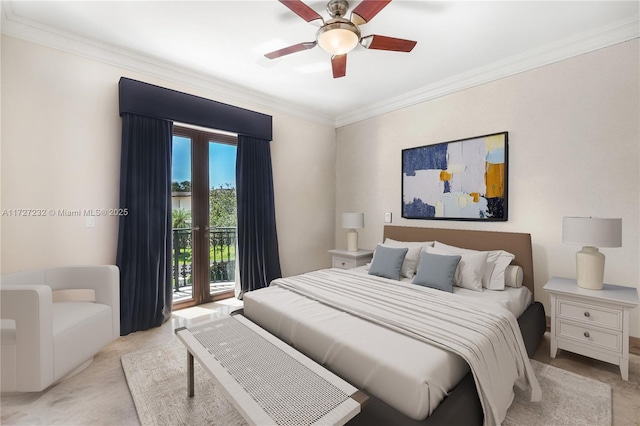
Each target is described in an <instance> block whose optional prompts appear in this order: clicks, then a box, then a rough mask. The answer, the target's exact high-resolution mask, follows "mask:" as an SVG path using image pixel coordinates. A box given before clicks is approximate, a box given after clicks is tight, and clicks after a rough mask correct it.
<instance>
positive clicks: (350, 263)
mask: <svg viewBox="0 0 640 426" xmlns="http://www.w3.org/2000/svg"><path fill="white" fill-rule="evenodd" d="M331 267H333V268H340V269H351V268H355V267H356V261H355V260H352V259H343V258H340V257H335V256H334V257H333V260H332V262H331Z"/></svg>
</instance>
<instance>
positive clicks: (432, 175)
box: [402, 132, 509, 221]
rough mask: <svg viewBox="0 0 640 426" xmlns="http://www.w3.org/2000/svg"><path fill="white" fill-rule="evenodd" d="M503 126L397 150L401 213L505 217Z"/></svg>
mask: <svg viewBox="0 0 640 426" xmlns="http://www.w3.org/2000/svg"><path fill="white" fill-rule="evenodd" d="M508 159H509V134H508V132H501V133H493V134H490V135H484V136H477V137H473V138H468V139H460V140H456V141H451V142H443V143H438V144H435V145H426V146H421V147H417V148H408V149H403V150H402V217H404V218H406V219H436V220H438V219H439V220H467V221H506V220H507V183H508V182H507V177H508Z"/></svg>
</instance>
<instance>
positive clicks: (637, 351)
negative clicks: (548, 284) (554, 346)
mask: <svg viewBox="0 0 640 426" xmlns="http://www.w3.org/2000/svg"><path fill="white" fill-rule="evenodd" d="M545 318H546V320H547V331H551V318H550V317H549V316H545ZM629 353H630V354H634V355H640V337H632V336H629Z"/></svg>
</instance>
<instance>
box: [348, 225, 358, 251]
mask: <svg viewBox="0 0 640 426" xmlns="http://www.w3.org/2000/svg"><path fill="white" fill-rule="evenodd" d="M347 251H358V231H356V230H355V229H350V230H349V232H347Z"/></svg>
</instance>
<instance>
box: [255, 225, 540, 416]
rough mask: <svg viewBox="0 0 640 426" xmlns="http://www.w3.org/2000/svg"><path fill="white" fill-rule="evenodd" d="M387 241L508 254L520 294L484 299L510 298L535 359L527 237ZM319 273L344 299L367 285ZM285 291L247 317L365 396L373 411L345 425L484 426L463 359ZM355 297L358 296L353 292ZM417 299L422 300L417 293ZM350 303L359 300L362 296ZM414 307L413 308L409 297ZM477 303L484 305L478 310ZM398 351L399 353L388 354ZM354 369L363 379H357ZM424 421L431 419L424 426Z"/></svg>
mask: <svg viewBox="0 0 640 426" xmlns="http://www.w3.org/2000/svg"><path fill="white" fill-rule="evenodd" d="M387 239H393V240H396V241H403V242H411V241H439V242H441V243H444V244H448V245H451V246H456V247H461V248H466V249H472V250H483V251H487V250H505V251H507V252H510V253H512V254H513V255H515V258H514V259H513V261H512V262H511V263H512V264H513V265H517V266H519V267H520V268H521V269H520V270H521V271H522V286H523V287H522V288H521V289H519V290H518V291H515V290H516V289H510V290H514V291H511V292H493V291H487V292H482V293H485V294H486V295H487V296H489V295H490V294H496V295H497V294H498V293H500V296H499V297H500V298H503V299H504V298H505V297H507V299H508V298H509V296H506V295H507V294H508V293H512V294H514V295H516V296H513V297H512V300H511V301H507V302H506V304H505V305H504V307H505V308H506V309H508V310H509V311H511V312H512V313H513V314H514V315H515V316H516V317H518V320H517V324H516V326H515V328H519V330H520V331H521V333H522V337H521V345H523V346H524V347H525V348H526V353H525V356H526V354H528V355H529V356H531V355H532V354H533V352H534V351H535V349H536V348H537V346H538V344H539V342H540V340H541V338H542V335H543V334H544V332H545V328H546V324H545V318H544V309H543V307H542V305H541V304H540V303H537V302H533V303H531V301H533V300H534V299H533V290H534V289H533V261H532V252H531V239H530V235H529V234H523V233H503V232H490V231H467V230H450V229H434V228H416V227H400V226H386V227H385V228H384V240H387ZM323 273H326V274H330V275H331V276H338V279H340V280H342V281H344V282H345V283H347V284H345V285H346V287H344V288H343V290H342V291H344V290H345V289H347V290H348V289H350V288H351V285H355V283H356V282H357V281H359V280H361V279H362V280H364V278H361V277H360V276H358V273H361V274H366V272H363V271H346V272H345V271H334V272H330V271H329V272H321V271H319V272H317V273H316V274H315V275H316V278H317V277H322V274H323ZM312 274H313V273H312ZM318 274H319V275H318ZM309 277H311V275H309V276H308V277H307V276H302V279H303V280H304V279H306V278H309ZM384 280H386V278H381V279H379V280H378V281H379V282H377V283H375V284H376V285H378V284H379V285H380V286H382V287H384V285H386V284H390V283H385V281H384ZM369 281H370V282H369V284H370V285H373V281H371V280H369ZM274 284H275V283H274ZM282 285H283V283H280V284H279V285H275V286H274V285H272V286H271V287H270V288H268V289H262V290H259V291H256V292H252V293H248V294H246V295H245V309H244V314H245V316H247V318H249V319H250V320H252V321H254V322H255V323H257V324H258V325H260V326H261V327H263V328H265V329H266V330H268V331H270V332H271V333H273V334H275V335H276V336H278V337H279V338H281V339H282V340H284V341H285V342H287V343H289V344H291V345H292V346H294V347H296V348H297V349H298V350H300V351H301V352H303V353H305V354H306V355H308V356H310V357H311V358H313V359H315V360H316V361H317V362H319V363H322V364H323V365H325V366H326V367H327V368H329V369H330V370H332V371H334V373H336V374H338V375H340V376H341V377H343V378H345V379H346V380H348V381H351V382H353V384H354V385H356V386H358V387H362V388H363V389H364V390H365V392H368V394H369V395H370V398H371V399H370V403H369V404H368V405H367V406H366V407H365V408H364V410H363V411H362V413H361V414H360V415H358V416H357V417H355V418H354V419H353V420H352V421H351V422H350V424H354V425H360V424H362V425H372V424H381V425H383V424H384V425H387V424H394V425H400V424H403V425H404V424H406V425H437V424H465V425H473V424H478V425H480V424H483V420H484V413H483V403H481V399H482V398H484V397H480V396H479V393H478V390H477V386H476V381H475V380H474V375H476V376H477V371H475V372H474V371H471V370H470V369H469V366H468V365H467V364H465V360H464V359H462V358H461V357H460V356H458V355H456V354H451V353H448V351H443V350H442V349H440V348H433V347H431V346H430V345H425V344H424V343H423V342H422V341H418V340H415V339H408V338H407V337H406V336H398V335H396V334H394V331H393V330H389V329H388V328H385V327H378V326H377V325H376V324H372V322H374V321H367V320H363V319H362V318H354V315H351V313H345V312H343V311H341V310H336V308H335V307H330V306H327V305H326V304H325V303H322V302H318V301H316V300H310V299H309V298H308V297H307V296H304V295H300V294H298V293H297V292H296V291H291V290H292V289H288V288H283V287H282ZM396 287H397V288H398V291H400V290H402V291H415V289H412V288H410V287H419V286H415V285H413V286H411V285H409V284H401V283H399V282H397V285H395V287H393V289H394V291H395V290H396ZM527 289H528V290H527ZM353 291H356V290H355V287H354V290H353ZM431 293H434V292H433V291H431ZM435 293H440V292H438V291H435ZM412 294H413V293H412ZM419 296H420V297H423V296H422V293H421V294H420V295H419ZM527 296H528V298H526V297H527ZM354 297H358V298H361V297H362V295H358V296H354ZM424 297H432V296H431V295H428V296H424ZM447 297H448V296H447ZM463 297H464V296H463ZM411 299H412V300H413V297H412V298H411ZM459 300H462V299H461V298H459ZM523 300H525V302H523ZM461 303H462V302H461ZM465 303H468V301H467V302H465ZM474 303H477V304H479V305H480V306H481V305H482V302H474ZM462 304H464V303H462ZM518 305H520V306H518ZM492 306H493V305H492ZM495 309H496V310H499V308H495ZM395 310H397V309H394V311H395ZM512 318H513V317H512ZM512 321H513V319H512ZM514 322H515V321H514ZM358 327H364V328H358ZM372 336H375V337H372ZM350 342H353V345H352V347H351V348H347V347H346V346H347V343H350ZM380 342H384V345H386V346H388V347H389V348H391V349H390V350H389V351H386V352H389V353H385V348H384V347H382V346H380ZM376 344H377V345H378V346H376ZM384 345H383V346H384ZM396 345H398V346H397V347H402V348H404V349H403V350H402V351H398V352H393V348H395V347H396ZM407 345H409V346H407ZM407 348H409V349H407ZM523 352H524V350H523ZM385 357H386V358H385ZM424 360H428V362H424ZM418 361H419V362H421V363H424V364H434V366H435V367H433V368H432V370H429V371H427V370H428V368H429V365H425V366H424V368H423V366H422V365H421V364H417V362H418ZM387 362H388V363H389V365H387ZM414 363H416V364H415V366H414ZM442 366H447V368H443V367H442ZM449 367H451V368H449ZM359 369H360V370H362V371H358V370H359ZM414 369H415V370H419V371H420V374H422V370H425V371H424V374H427V375H429V376H428V378H429V380H427V382H428V384H427V385H425V384H424V383H423V381H424V380H418V379H420V378H418V379H416V378H415V377H412V376H410V373H412V370H414ZM472 370H473V369H472ZM472 373H474V374H472ZM412 386H413V387H412ZM483 401H484V400H483ZM485 405H486V403H485ZM425 415H427V416H428V417H426V418H424V416H425Z"/></svg>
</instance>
